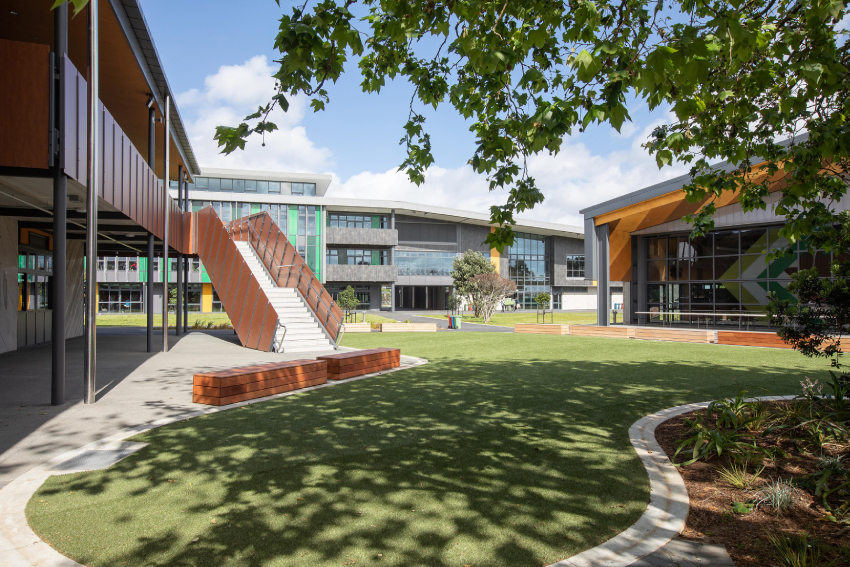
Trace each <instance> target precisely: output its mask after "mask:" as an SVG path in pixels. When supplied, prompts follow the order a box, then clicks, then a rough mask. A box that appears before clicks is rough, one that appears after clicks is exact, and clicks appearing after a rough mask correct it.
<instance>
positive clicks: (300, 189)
mask: <svg viewBox="0 0 850 567" xmlns="http://www.w3.org/2000/svg"><path fill="white" fill-rule="evenodd" d="M292 194H293V195H303V196H305V197H315V196H316V184H315V183H293V184H292Z"/></svg>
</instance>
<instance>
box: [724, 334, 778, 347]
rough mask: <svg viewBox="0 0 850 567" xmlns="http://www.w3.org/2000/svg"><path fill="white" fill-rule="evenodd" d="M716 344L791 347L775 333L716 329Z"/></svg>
mask: <svg viewBox="0 0 850 567" xmlns="http://www.w3.org/2000/svg"><path fill="white" fill-rule="evenodd" d="M717 344H720V345H739V346H754V347H767V348H791V345H789V344H788V343H786V342H785V341H783V340H782V339H780V338H779V335H777V334H776V333H745V332H735V331H717Z"/></svg>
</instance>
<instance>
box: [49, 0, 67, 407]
mask: <svg viewBox="0 0 850 567" xmlns="http://www.w3.org/2000/svg"><path fill="white" fill-rule="evenodd" d="M53 44H54V46H55V49H54V51H55V56H54V59H53V61H54V62H55V64H56V70H57V71H58V73H56V72H55V71H54V76H56V75H58V80H54V81H52V85H51V88H53V89H54V93H55V94H54V101H55V103H54V120H55V125H56V128H55V129H54V131H53V132H51V135H53V136H55V137H56V143H55V145H54V146H53V147H54V149H55V153H54V155H53V282H52V283H53V285H52V295H53V298H52V299H53V301H52V303H53V305H52V307H53V313H52V317H53V321H52V330H51V335H52V336H51V341H52V349H53V352H52V357H53V358H52V367H51V372H50V403H51V404H53V405H54V406H61V405H62V404H64V403H65V283H66V270H65V267H66V264H67V261H68V258H67V253H66V252H67V247H66V243H67V217H68V211H67V200H68V178H67V177H65V167H64V166H65V159H64V158H65V151H64V126H65V74H64V65H63V61H64V55H65V53H66V52H67V51H68V4H62V5H61V6H57V7H56V9H55V10H54V11H53Z"/></svg>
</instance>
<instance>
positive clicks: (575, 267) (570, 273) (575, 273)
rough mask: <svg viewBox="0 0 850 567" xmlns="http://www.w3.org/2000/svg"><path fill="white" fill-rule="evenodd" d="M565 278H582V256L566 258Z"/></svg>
mask: <svg viewBox="0 0 850 567" xmlns="http://www.w3.org/2000/svg"><path fill="white" fill-rule="evenodd" d="M567 277H568V278H583V277H584V254H582V255H581V256H567Z"/></svg>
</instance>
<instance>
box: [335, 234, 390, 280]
mask: <svg viewBox="0 0 850 567" xmlns="http://www.w3.org/2000/svg"><path fill="white" fill-rule="evenodd" d="M337 230H340V229H337ZM341 230H375V231H378V230H379V229H371V228H346V229H341ZM382 232H383V231H382ZM393 232H395V231H393ZM325 268H326V269H327V276H326V277H325V279H326V281H329V282H373V283H390V282H394V281H396V280H397V279H398V266H364V265H354V264H349V265H340V264H328V265H327V266H325Z"/></svg>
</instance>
